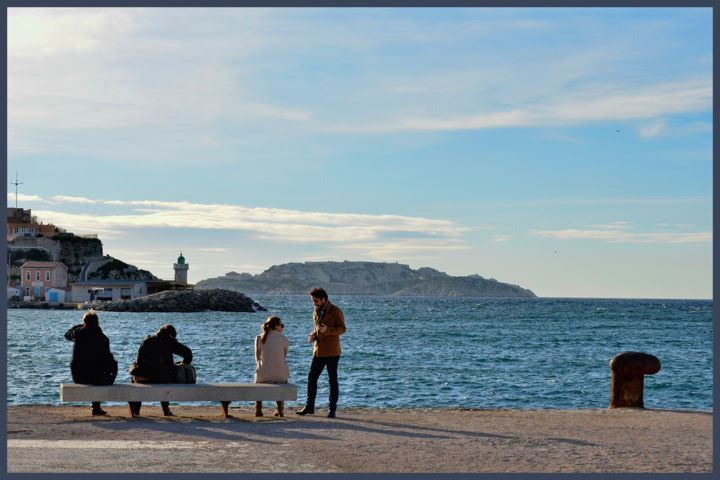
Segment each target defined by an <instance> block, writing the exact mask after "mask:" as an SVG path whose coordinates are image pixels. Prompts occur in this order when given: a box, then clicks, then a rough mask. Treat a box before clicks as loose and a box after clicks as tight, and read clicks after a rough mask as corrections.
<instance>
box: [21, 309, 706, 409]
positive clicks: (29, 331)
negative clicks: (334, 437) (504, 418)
mask: <svg viewBox="0 0 720 480" xmlns="http://www.w3.org/2000/svg"><path fill="white" fill-rule="evenodd" d="M252 297H253V299H254V300H256V301H258V302H259V303H260V304H261V305H263V306H265V307H266V308H267V309H268V312H258V313H224V312H202V313H119V312H99V317H100V325H101V327H102V328H103V331H104V332H105V334H106V335H107V336H108V338H109V339H110V346H111V350H112V352H113V354H114V355H115V358H116V359H117V360H118V363H119V373H118V378H117V380H116V382H128V381H130V376H129V375H128V373H127V370H128V368H129V367H130V365H131V363H132V362H133V361H134V359H135V355H136V353H137V348H138V346H139V345H140V342H141V341H142V339H143V338H144V336H145V335H147V334H150V333H153V332H155V331H156V330H157V329H158V328H159V327H160V326H162V325H163V324H165V323H172V324H174V325H175V327H176V328H177V330H178V340H180V341H181V342H182V343H184V344H186V345H187V346H189V347H190V348H191V349H192V350H193V355H194V360H193V363H194V364H195V366H196V369H197V373H198V381H200V382H252V381H253V372H254V367H255V363H254V358H253V354H254V351H253V342H254V338H255V336H256V335H257V334H259V333H260V326H261V324H262V323H263V321H264V320H265V318H267V316H268V315H278V316H280V317H281V318H282V319H283V323H284V324H285V334H286V335H287V336H288V338H289V339H290V352H289V355H288V363H289V366H290V375H291V376H290V382H292V383H296V384H297V385H298V404H303V403H304V396H305V392H306V384H307V370H308V368H309V366H310V360H311V356H312V346H311V345H310V344H308V343H307V341H306V339H307V335H308V333H310V331H311V330H312V317H311V311H312V304H311V302H310V300H309V297H308V296H306V295H253V296H252ZM331 301H333V302H334V303H335V304H337V305H338V306H340V307H341V308H342V309H343V311H344V313H345V319H346V323H347V328H348V329H347V332H346V333H345V334H344V335H343V336H342V337H341V341H342V348H343V355H342V357H341V359H340V366H339V379H340V403H339V406H340V407H343V406H348V407H350V406H352V407H404V406H415V407H426V406H448V407H468V408H470V407H472V408H531V409H579V408H605V407H607V406H608V404H609V399H610V368H609V365H608V363H609V362H610V359H611V358H612V357H613V356H615V355H616V354H618V353H620V352H622V351H626V350H632V351H641V352H646V353H650V354H652V355H655V356H657V357H658V358H659V359H660V362H661V364H662V368H661V370H660V372H658V373H657V374H655V375H648V376H646V377H645V406H646V407H648V408H671V409H711V408H712V354H713V350H712V326H713V325H712V302H711V301H709V300H707V301H702V300H620V299H618V300H606V299H565V298H495V299H490V298H436V297H375V296H335V297H331ZM7 314H8V321H7V403H8V405H22V404H60V403H61V402H60V394H59V383H61V382H71V381H72V380H71V377H70V368H69V363H70V357H71V352H72V343H71V342H69V341H67V340H65V339H64V337H63V335H64V333H65V331H67V329H69V328H70V327H71V326H73V325H75V324H78V323H80V321H81V317H82V314H83V312H81V311H55V310H24V309H9V310H8V311H7ZM318 387H319V388H318V400H317V405H318V406H320V407H322V406H325V405H327V394H328V386H327V380H326V376H325V374H323V376H322V377H321V379H320V381H319V383H318Z"/></svg>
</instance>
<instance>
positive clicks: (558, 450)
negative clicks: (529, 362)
mask: <svg viewBox="0 0 720 480" xmlns="http://www.w3.org/2000/svg"><path fill="white" fill-rule="evenodd" d="M265 405H266V407H265V413H266V415H268V414H271V413H272V408H271V405H270V403H269V402H268V403H266V404H265ZM104 408H105V409H106V410H108V412H109V413H110V415H108V416H106V417H91V416H90V415H89V413H90V407H89V406H78V405H72V406H11V407H7V438H8V448H7V452H8V472H10V473H13V472H33V473H42V472H128V473H129V472H248V473H272V472H306V473H312V472H328V473H331V472H347V473H360V472H405V473H409V472H426V473H433V472H435V473H442V472H476V473H481V472H494V473H502V472H605V473H610V472H613V473H616V472H664V473H670V472H677V473H680V472H711V471H712V412H711V411H707V410H659V409H650V410H638V409H613V410H609V409H587V410H473V409H445V408H407V409H401V408H394V409H381V408H353V409H342V408H341V409H339V410H338V418H337V419H328V418H326V417H325V410H324V409H320V410H318V413H317V414H316V415H314V416H306V417H300V416H298V415H295V413H294V412H293V407H288V408H287V412H286V416H285V417H284V418H274V417H272V416H265V417H261V418H255V417H254V416H253V415H252V411H251V406H250V404H246V405H242V404H240V405H238V404H231V406H230V413H231V414H232V415H233V416H234V417H233V418H229V419H223V418H222V417H221V416H220V407H219V406H183V405H182V404H171V408H172V410H173V412H174V413H175V416H173V417H163V416H162V412H161V410H160V407H159V405H158V404H157V403H150V404H148V405H144V406H143V410H142V413H143V417H140V418H136V419H131V418H128V408H127V405H112V406H106V407H104ZM28 452H32V455H30V454H28ZM328 452H332V454H328Z"/></svg>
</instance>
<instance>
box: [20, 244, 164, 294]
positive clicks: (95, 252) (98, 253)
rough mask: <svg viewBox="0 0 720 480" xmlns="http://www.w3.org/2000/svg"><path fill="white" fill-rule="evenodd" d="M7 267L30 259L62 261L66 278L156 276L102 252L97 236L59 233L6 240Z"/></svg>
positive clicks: (118, 278)
mask: <svg viewBox="0 0 720 480" xmlns="http://www.w3.org/2000/svg"><path fill="white" fill-rule="evenodd" d="M8 249H9V252H10V262H9V263H10V268H11V270H17V273H16V275H17V279H18V280H19V269H20V266H21V265H22V264H23V263H25V262H28V261H31V260H39V261H52V260H56V261H58V262H62V263H63V264H65V266H67V267H68V282H70V283H72V282H77V281H79V280H158V278H157V277H156V276H155V275H153V274H152V273H151V272H148V271H147V270H140V269H138V268H137V267H135V266H133V265H128V264H127V263H124V262H122V261H120V260H117V259H115V258H113V257H111V256H110V255H103V244H102V242H101V241H100V240H99V239H97V238H82V237H78V236H75V235H73V234H71V233H59V234H57V235H55V236H54V237H52V238H46V237H31V238H19V239H17V240H13V241H11V242H9V243H8Z"/></svg>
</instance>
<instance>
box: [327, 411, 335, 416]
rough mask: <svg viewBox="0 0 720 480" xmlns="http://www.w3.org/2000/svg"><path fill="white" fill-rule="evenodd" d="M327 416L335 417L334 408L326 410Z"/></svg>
mask: <svg viewBox="0 0 720 480" xmlns="http://www.w3.org/2000/svg"><path fill="white" fill-rule="evenodd" d="M328 418H335V410H330V411H329V412H328Z"/></svg>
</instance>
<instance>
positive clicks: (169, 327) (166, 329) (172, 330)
mask: <svg viewBox="0 0 720 480" xmlns="http://www.w3.org/2000/svg"><path fill="white" fill-rule="evenodd" d="M160 332H167V334H168V335H170V336H171V337H173V338H175V337H177V332H176V331H175V327H173V326H172V325H171V324H169V323H168V324H167V325H163V326H162V327H160V329H159V330H158V331H157V333H160Z"/></svg>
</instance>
